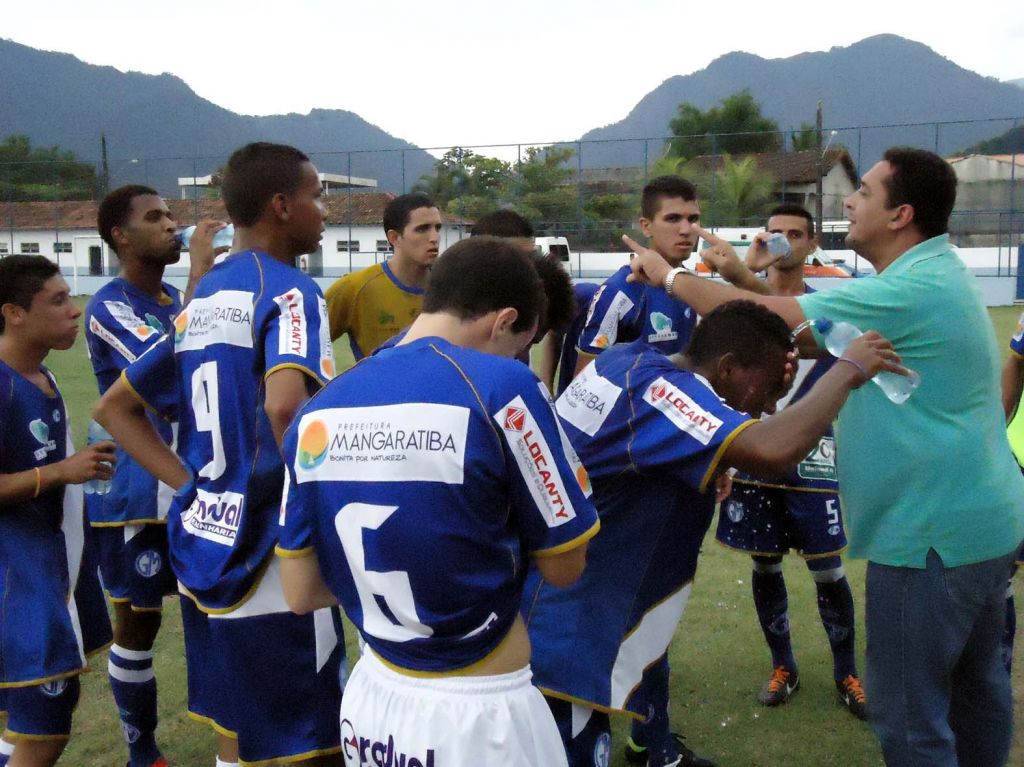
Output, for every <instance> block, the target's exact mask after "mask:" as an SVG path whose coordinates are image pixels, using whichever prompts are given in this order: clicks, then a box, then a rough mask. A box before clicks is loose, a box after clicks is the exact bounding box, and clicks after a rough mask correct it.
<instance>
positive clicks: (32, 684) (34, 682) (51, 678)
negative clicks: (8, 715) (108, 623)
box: [0, 645, 109, 690]
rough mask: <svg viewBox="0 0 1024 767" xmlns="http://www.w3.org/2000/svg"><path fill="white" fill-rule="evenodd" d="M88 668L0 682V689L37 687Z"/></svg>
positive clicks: (77, 673)
mask: <svg viewBox="0 0 1024 767" xmlns="http://www.w3.org/2000/svg"><path fill="white" fill-rule="evenodd" d="M108 647H109V645H108ZM88 670H89V667H88V666H82V667H81V668H79V669H76V670H75V671H65V672H64V673H63V674H54V675H53V676H44V677H43V678H42V679H30V680H29V681H27V682H0V690H14V689H17V688H20V687H36V686H38V685H41V684H47V683H48V682H56V681H57V680H59V679H70V678H71V677H73V676H78V675H79V674H84V673H85V672H87V671H88Z"/></svg>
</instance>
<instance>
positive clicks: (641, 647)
mask: <svg viewBox="0 0 1024 767" xmlns="http://www.w3.org/2000/svg"><path fill="white" fill-rule="evenodd" d="M556 407H557V411H558V415H559V416H560V418H561V421H562V425H563V426H564V427H565V431H566V433H567V434H568V436H569V439H570V441H571V442H572V444H573V446H574V447H575V448H576V452H577V453H578V454H579V457H580V459H581V460H582V461H583V465H584V466H585V467H586V469H587V471H588V472H589V474H590V479H591V482H592V483H593V493H594V494H593V498H594V503H595V505H596V506H597V509H598V513H599V515H600V520H601V534H600V535H599V536H597V538H595V539H594V541H593V543H592V544H591V546H590V549H589V550H588V552H587V567H586V570H585V571H584V573H583V576H582V577H581V578H580V580H579V581H577V582H576V583H575V584H573V585H572V586H570V587H569V588H567V589H554V588H551V587H550V586H548V585H546V584H544V583H543V582H542V581H541V579H540V578H539V577H538V575H537V573H536V572H531V574H530V577H529V579H528V581H527V587H526V590H525V593H524V598H523V612H524V614H525V616H526V621H527V628H528V629H529V633H530V643H531V646H532V648H533V659H532V661H531V665H532V666H533V671H534V681H535V683H536V684H537V686H538V687H540V688H541V689H542V690H543V691H544V692H546V693H549V694H552V695H554V696H556V697H562V698H565V699H568V700H575V701H582V702H585V703H588V704H590V705H592V706H594V707H597V708H600V709H605V710H623V711H629V712H632V713H633V714H635V715H637V716H640V717H642V716H646V715H647V712H646V711H644V710H642V707H641V706H640V705H639V702H638V701H635V700H634V697H635V696H634V693H635V692H636V690H637V688H638V687H639V685H640V683H641V681H642V679H643V676H644V673H645V670H646V669H647V668H648V667H650V666H651V664H652V663H654V661H656V660H657V659H658V658H660V657H661V655H662V654H663V653H664V652H665V650H666V648H667V647H668V645H669V642H670V641H671V639H672V636H673V634H674V632H675V629H676V625H677V624H678V622H679V618H680V617H681V615H682V612H683V608H684V607H685V604H686V600H687V598H688V596H689V584H690V582H691V581H692V580H693V577H694V574H695V572H696V566H697V556H698V554H699V552H700V545H701V541H702V540H703V538H704V534H705V533H706V532H707V528H708V525H709V524H710V522H711V517H712V514H713V512H714V479H715V477H716V475H717V474H718V472H719V471H720V470H722V469H723V468H724V467H723V466H721V464H720V462H721V458H722V455H723V454H724V452H725V450H726V449H727V447H728V445H729V444H730V443H731V441H732V440H733V439H734V438H735V437H736V436H737V435H738V434H739V433H740V432H741V431H742V430H743V429H744V428H746V427H747V426H749V425H750V424H752V423H754V422H755V421H754V420H753V419H751V418H750V416H748V415H747V414H745V413H740V412H737V411H735V410H732V409H731V408H730V407H728V406H727V405H725V404H724V403H723V402H722V400H721V399H719V397H718V395H717V394H715V392H714V391H713V390H712V388H711V386H710V385H709V384H708V382H707V381H706V380H705V379H703V378H701V377H700V376H698V375H695V374H693V373H689V372H686V371H683V370H680V369H678V368H677V367H676V366H675V365H674V364H673V363H672V362H671V361H670V360H669V359H668V358H667V357H665V356H663V355H662V354H660V353H658V352H656V351H654V350H652V349H650V348H649V347H648V346H646V345H645V342H643V341H636V342H634V343H632V344H626V345H620V346H616V347H614V348H612V349H610V350H608V351H607V352H604V353H603V354H601V356H600V357H598V358H597V360H595V361H594V362H593V363H591V364H590V365H589V366H588V367H587V368H586V369H585V370H584V371H583V372H582V373H581V374H580V375H579V376H578V377H577V378H576V379H575V380H574V381H573V382H572V383H571V384H570V385H569V388H568V389H567V390H566V392H565V393H564V394H563V395H562V396H561V397H559V399H558V401H557V403H556Z"/></svg>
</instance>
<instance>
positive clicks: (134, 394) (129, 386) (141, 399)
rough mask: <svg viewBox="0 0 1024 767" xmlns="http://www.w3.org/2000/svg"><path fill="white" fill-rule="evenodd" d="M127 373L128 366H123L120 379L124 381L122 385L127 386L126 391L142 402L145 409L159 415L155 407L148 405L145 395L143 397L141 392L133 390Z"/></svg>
mask: <svg viewBox="0 0 1024 767" xmlns="http://www.w3.org/2000/svg"><path fill="white" fill-rule="evenodd" d="M127 373H128V368H125V369H124V370H122V371H121V380H122V381H124V385H125V386H127V387H128V391H130V392H131V393H132V396H133V397H135V399H137V400H138V401H139V402H141V403H142V406H143V407H144V408H146V410H148V411H149V412H151V413H156V415H158V416H159V415H160V413H158V412H157V409H156V408H155V407H153V406H152V405H150V404H149V403H148V402H146V398H145V397H143V396H142V395H141V394H139V393H138V392H137V391H135V387H134V386H132V382H131V381H129V380H128V376H127ZM161 417H162V416H161Z"/></svg>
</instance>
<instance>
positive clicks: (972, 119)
mask: <svg viewBox="0 0 1024 767" xmlns="http://www.w3.org/2000/svg"><path fill="white" fill-rule="evenodd" d="M1021 84H1024V80H1017V81H1009V82H999V81H998V80H995V79H993V78H990V77H983V76H982V75H979V74H976V73H974V72H971V71H969V70H966V69H964V68H962V67H960V66H958V65H956V64H955V63H953V62H952V61H950V60H948V59H946V58H944V57H942V56H940V55H939V54H937V53H936V52H935V51H933V50H931V49H930V48H928V47H927V46H925V45H923V44H921V43H917V42H914V41H911V40H907V39H904V38H902V37H898V36H896V35H879V36H876V37H870V38H867V39H865V40H861V41H860V42H857V43H854V44H853V45H850V46H847V47H842V48H832V49H831V50H829V51H824V52H812V53H802V54H799V55H796V56H791V57H788V58H783V59H764V58H761V57H760V56H755V55H753V54H750V53H741V52H734V53H728V54H725V55H724V56H721V57H719V58H718V59H716V60H714V61H713V62H711V63H710V64H709V65H708V66H707V67H705V68H704V69H701V70H699V71H697V72H694V73H692V74H689V75H680V76H675V77H671V78H669V79H668V80H666V81H665V82H663V83H662V84H661V85H659V86H658V87H657V88H655V89H654V90H652V91H651V92H650V93H648V94H647V95H645V96H643V97H642V98H641V99H640V100H639V101H638V102H637V104H636V106H635V107H634V108H633V109H632V110H631V111H630V113H629V114H628V115H627V116H626V117H624V118H623V119H622V120H620V121H618V122H616V123H613V124H611V125H606V126H604V127H600V128H595V129H593V130H591V131H588V132H587V133H585V134H584V135H583V136H581V137H579V138H580V139H581V140H583V141H586V142H591V141H593V142H597V143H588V144H586V145H585V146H584V148H583V157H582V164H583V166H584V167H587V168H601V167H623V166H635V165H642V164H643V162H644V159H645V151H644V142H643V141H627V140H625V139H638V138H645V137H664V136H666V135H667V134H668V133H669V129H668V124H669V121H670V120H671V119H672V117H674V116H675V115H676V112H677V108H678V105H679V104H680V103H681V102H684V101H688V102H690V103H692V104H694V105H695V106H697V107H698V108H700V109H708V108H710V107H712V106H715V105H716V104H718V103H719V102H720V101H721V100H722V99H723V98H725V97H726V96H729V95H731V94H733V93H736V92H738V91H740V90H742V89H744V88H747V89H749V90H750V92H751V94H752V95H753V96H754V98H755V100H756V101H758V102H759V103H760V104H761V107H762V111H763V113H764V114H765V115H767V116H768V117H771V118H772V119H774V120H775V121H776V122H777V123H778V124H779V126H780V127H781V128H782V129H783V130H789V129H792V128H799V127H800V126H801V125H802V124H809V123H813V122H814V119H815V109H816V104H817V102H818V100H819V99H820V100H822V101H823V103H824V124H825V126H826V129H827V130H828V129H835V130H837V135H836V136H835V138H834V139H833V143H834V144H844V145H845V146H847V147H848V148H849V149H850V151H851V153H852V154H853V158H854V160H855V162H856V163H857V165H858V168H859V169H861V170H863V169H866V168H867V167H869V166H870V164H871V163H873V162H874V161H875V160H877V159H878V158H879V157H880V156H881V153H882V152H883V151H884V149H885V147H887V146H889V145H892V144H897V143H909V144H914V145H917V146H923V147H927V148H931V149H934V148H935V147H936V146H937V147H938V151H939V152H941V153H943V154H950V153H954V152H957V151H959V150H961V149H963V148H965V147H967V146H970V145H972V144H975V143H977V142H979V141H981V140H984V139H988V138H992V137H993V136H997V135H999V134H1002V133H1004V132H1005V131H1007V130H1008V129H1009V128H1011V127H1012V126H1013V122H1012V119H1011V120H1002V121H995V122H984V120H991V119H994V118H1015V117H1016V118H1019V117H1022V116H1024V88H1022V87H1018V86H1020V85H1021ZM616 87H622V86H621V84H616ZM0 115H2V116H3V119H2V122H0V139H2V138H3V137H4V136H7V135H11V134H16V133H20V134H25V135H27V136H28V137H29V138H30V139H31V140H32V143H33V144H34V145H36V146H53V145H59V146H61V147H63V148H65V149H70V150H71V151H73V152H74V153H75V154H76V155H77V156H78V157H80V158H82V159H84V160H87V161H90V162H92V161H97V160H98V158H99V154H100V135H101V134H103V135H105V136H106V140H107V145H108V147H109V156H110V158H111V164H110V173H111V177H112V183H117V184H120V183H126V182H128V181H146V182H148V183H150V184H151V185H153V186H155V187H156V188H157V189H159V190H160V191H161V192H163V193H164V194H165V195H168V194H175V195H176V194H177V186H176V179H177V177H179V176H191V175H200V176H202V175H206V174H208V173H210V172H211V171H213V170H215V169H216V168H217V167H219V165H220V164H222V163H223V161H224V160H225V159H226V157H227V154H228V153H229V152H230V151H231V150H233V149H234V148H236V147H238V146H239V145H241V144H243V143H245V142H248V141H253V140H268V141H279V142H283V143H288V144H294V145H295V146H298V147H301V148H302V149H303V150H305V151H306V152H308V153H310V154H312V155H314V160H315V161H316V163H317V165H318V167H319V168H320V170H322V171H328V172H333V173H340V174H345V175H352V176H359V177H368V178H375V179H377V180H378V182H379V188H381V189H385V190H391V191H401V190H402V189H403V188H409V187H411V186H412V184H413V183H415V181H416V180H417V179H418V178H419V177H420V175H422V174H423V173H427V172H429V171H430V170H431V169H432V168H433V165H434V158H433V157H432V156H431V155H429V154H428V153H426V152H424V151H423V150H420V149H418V148H416V147H415V146H413V145H412V144H411V143H409V142H408V141H405V140H402V139H400V138H396V137H394V136H392V135H390V134H388V133H386V132H385V131H383V130H382V129H380V128H378V127H377V126H375V125H372V124H370V123H369V122H367V121H365V120H363V119H362V118H361V117H359V116H358V115H356V114H354V113H352V112H348V111H344V110H338V109H314V110H313V111H312V112H310V113H309V114H307V115H299V114H294V113H293V114H286V115H272V116H267V117H254V116H249V115H239V114H235V113H234V112H230V111H228V110H227V109H224V108H222V107H219V106H217V105H216V104H214V103H212V102H210V101H208V100H206V99H203V98H201V97H200V96H198V95H197V94H196V93H195V92H194V91H192V89H191V88H189V86H188V85H187V84H186V83H185V82H184V81H182V80H181V79H180V78H178V77H175V76H174V75H171V74H162V75H146V74H141V73H138V72H121V71H119V70H117V69H114V68H113V67H105V66H95V65H92V64H87V63H84V62H82V61H80V60H79V59H77V58H75V57H74V56H72V55H70V54H66V53H54V52H48V51H40V50H36V49H34V48H30V47H28V46H25V45H21V44H19V43H16V42H13V41H10V40H0ZM939 121H964V122H962V123H958V124H950V125H943V126H942V127H941V128H940V129H939V130H938V131H937V130H936V128H935V127H934V126H933V125H927V126H924V127H916V128H910V127H872V128H870V129H868V128H864V129H862V130H857V129H856V128H857V126H893V125H902V124H907V123H922V122H926V123H927V122H939ZM936 134H937V135H936ZM567 138H568V137H567ZM647 144H648V145H647V159H648V161H653V160H654V159H655V158H656V157H657V155H658V153H660V151H661V148H662V143H661V141H657V140H656V141H649V142H647ZM370 150H389V151H386V152H376V151H370ZM345 152H353V154H351V155H347V154H345ZM319 153H323V154H319ZM349 157H351V166H350V165H349ZM127 158H144V159H143V160H140V161H129V160H128V159H127ZM155 158H174V159H155ZM197 158H198V159H197Z"/></svg>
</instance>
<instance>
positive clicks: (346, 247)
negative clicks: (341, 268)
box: [338, 240, 359, 253]
mask: <svg viewBox="0 0 1024 767" xmlns="http://www.w3.org/2000/svg"><path fill="white" fill-rule="evenodd" d="M338 252H339V253H358V252H359V241H358V240H338Z"/></svg>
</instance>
